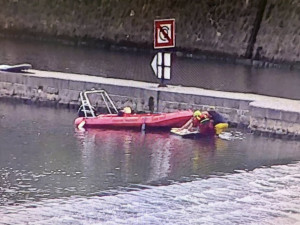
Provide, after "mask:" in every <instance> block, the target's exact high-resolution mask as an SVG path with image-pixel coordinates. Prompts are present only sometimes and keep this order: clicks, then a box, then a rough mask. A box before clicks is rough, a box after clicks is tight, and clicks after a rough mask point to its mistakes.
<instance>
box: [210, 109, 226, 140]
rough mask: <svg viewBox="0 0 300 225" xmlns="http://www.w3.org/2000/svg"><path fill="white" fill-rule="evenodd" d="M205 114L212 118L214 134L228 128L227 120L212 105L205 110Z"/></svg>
mask: <svg viewBox="0 0 300 225" xmlns="http://www.w3.org/2000/svg"><path fill="white" fill-rule="evenodd" d="M207 114H208V115H209V118H210V119H211V120H213V124H214V128H215V132H216V135H219V134H220V133H222V132H223V131H225V130H226V129H227V128H228V121H227V120H226V119H225V118H224V117H223V116H222V115H221V114H220V113H218V112H216V110H215V108H214V107H211V108H210V109H209V110H208V111H207Z"/></svg>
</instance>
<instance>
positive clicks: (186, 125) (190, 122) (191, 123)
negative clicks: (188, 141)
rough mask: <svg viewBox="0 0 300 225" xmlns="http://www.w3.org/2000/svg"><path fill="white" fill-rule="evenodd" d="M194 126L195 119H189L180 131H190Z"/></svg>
mask: <svg viewBox="0 0 300 225" xmlns="http://www.w3.org/2000/svg"><path fill="white" fill-rule="evenodd" d="M192 126H193V117H192V118H191V119H189V120H188V121H187V122H186V123H185V124H184V125H183V126H182V127H180V128H178V130H183V129H190V128H191V127H192Z"/></svg>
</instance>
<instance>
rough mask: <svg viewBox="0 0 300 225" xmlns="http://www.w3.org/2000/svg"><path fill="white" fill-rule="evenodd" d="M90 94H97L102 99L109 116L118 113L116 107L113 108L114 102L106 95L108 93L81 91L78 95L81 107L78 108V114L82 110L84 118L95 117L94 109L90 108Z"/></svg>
mask: <svg viewBox="0 0 300 225" xmlns="http://www.w3.org/2000/svg"><path fill="white" fill-rule="evenodd" d="M91 94H99V95H100V96H101V97H102V100H103V102H104V103H105V106H106V108H107V110H108V112H109V114H118V112H119V111H118V109H117V107H116V106H115V104H114V102H113V101H112V100H111V97H110V96H109V95H108V93H107V92H106V91H105V90H91V91H82V92H80V94H79V96H80V100H81V106H80V107H79V110H78V112H79V111H80V110H82V112H83V113H84V117H85V118H91V117H92V118H94V117H96V114H95V108H94V107H93V106H92V104H91V101H90V99H89V96H88V95H91ZM112 109H113V110H112ZM113 112H114V113H113Z"/></svg>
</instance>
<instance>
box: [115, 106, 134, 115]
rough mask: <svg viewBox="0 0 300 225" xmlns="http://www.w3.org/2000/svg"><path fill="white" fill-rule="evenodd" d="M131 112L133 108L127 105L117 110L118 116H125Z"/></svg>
mask: <svg viewBox="0 0 300 225" xmlns="http://www.w3.org/2000/svg"><path fill="white" fill-rule="evenodd" d="M132 112H133V110H132V109H131V108H130V107H129V106H126V107H125V108H124V109H122V110H120V111H119V112H118V116H126V115H129V114H132Z"/></svg>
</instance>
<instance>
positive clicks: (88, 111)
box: [75, 90, 193, 129]
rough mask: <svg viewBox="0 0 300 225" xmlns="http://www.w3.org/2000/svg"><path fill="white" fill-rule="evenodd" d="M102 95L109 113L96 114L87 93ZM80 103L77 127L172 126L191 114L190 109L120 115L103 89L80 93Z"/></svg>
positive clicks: (143, 127)
mask: <svg viewBox="0 0 300 225" xmlns="http://www.w3.org/2000/svg"><path fill="white" fill-rule="evenodd" d="M91 94H97V95H100V96H101V97H102V101H103V102H104V103H105V105H106V107H107V109H108V111H109V114H101V115H96V113H95V111H94V109H93V107H92V104H91V102H90V99H89V95H91ZM80 98H81V102H82V105H81V107H80V109H79V111H80V112H81V116H80V117H78V118H77V119H75V125H76V127H77V128H140V129H145V128H146V129H147V128H161V129H163V128H172V127H180V126H182V125H183V124H185V123H186V122H187V121H188V120H189V119H190V118H191V117H192V115H193V112H192V111H191V110H185V111H176V112H171V113H143V114H132V113H123V114H122V115H120V113H119V111H118V110H117V108H116V107H115V105H114V103H113V102H112V100H111V98H110V97H109V96H108V94H107V93H106V92H105V91H104V90H95V91H86V92H81V93H80Z"/></svg>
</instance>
